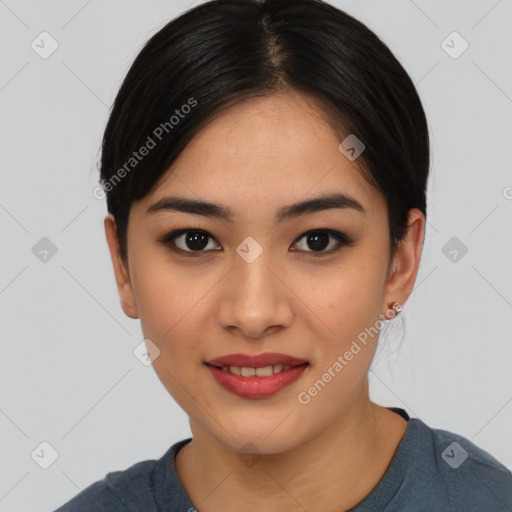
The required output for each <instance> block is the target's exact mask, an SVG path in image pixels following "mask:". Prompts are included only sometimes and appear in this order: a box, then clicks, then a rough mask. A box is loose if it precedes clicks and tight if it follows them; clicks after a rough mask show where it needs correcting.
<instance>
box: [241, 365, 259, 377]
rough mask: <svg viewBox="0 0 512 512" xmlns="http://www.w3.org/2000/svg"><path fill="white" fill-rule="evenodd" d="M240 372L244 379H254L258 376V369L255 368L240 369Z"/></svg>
mask: <svg viewBox="0 0 512 512" xmlns="http://www.w3.org/2000/svg"><path fill="white" fill-rule="evenodd" d="M240 372H241V373H242V376H243V377H254V375H256V369H255V368H245V366H244V367H242V368H240Z"/></svg>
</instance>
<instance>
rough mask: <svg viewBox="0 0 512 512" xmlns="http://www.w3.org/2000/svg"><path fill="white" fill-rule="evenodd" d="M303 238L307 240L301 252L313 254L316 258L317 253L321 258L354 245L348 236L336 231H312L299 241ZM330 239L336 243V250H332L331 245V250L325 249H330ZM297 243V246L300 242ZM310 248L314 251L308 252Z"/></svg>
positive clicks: (301, 237) (300, 238)
mask: <svg viewBox="0 0 512 512" xmlns="http://www.w3.org/2000/svg"><path fill="white" fill-rule="evenodd" d="M303 238H304V239H305V243H304V242H303V243H302V248H299V250H300V251H304V252H307V253H308V252H309V253H312V254H313V255H314V256H316V254H315V253H318V255H319V256H322V255H325V254H331V253H334V252H336V251H338V250H339V249H340V248H341V247H342V246H344V245H351V244H352V243H353V241H352V240H351V239H350V238H349V237H348V236H347V235H345V234H344V233H341V232H340V231H334V230H332V229H315V230H311V231H308V232H307V233H304V234H303V235H301V236H300V237H299V238H298V239H297V240H299V241H300V240H302V239H303ZM329 238H331V239H334V240H335V243H334V244H333V245H334V248H332V245H331V248H330V249H329V250H325V248H326V247H329V245H330V241H329ZM295 243H296V244H297V243H298V242H295ZM299 245H300V244H299ZM308 246H309V247H311V248H312V249H313V250H311V251H308V250H306V247H308Z"/></svg>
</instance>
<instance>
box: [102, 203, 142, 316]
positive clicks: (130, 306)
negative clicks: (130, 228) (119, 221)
mask: <svg viewBox="0 0 512 512" xmlns="http://www.w3.org/2000/svg"><path fill="white" fill-rule="evenodd" d="M104 223H105V236H106V237H107V243H108V248H109V249H110V257H111V259H112V265H113V266H114V274H115V277H116V284H117V291H118V292H119V297H120V299H121V307H122V308H123V311H124V312H125V314H126V315H127V316H129V317H130V318H134V319H135V318H139V312H138V309H137V304H136V302H135V296H134V294H133V290H132V284H131V281H130V275H129V273H128V270H127V268H126V264H125V262H124V261H123V259H122V258H121V253H120V250H119V240H118V238H117V228H116V222H115V219H114V216H113V215H112V214H110V213H109V214H108V215H107V216H106V217H105V221H104Z"/></svg>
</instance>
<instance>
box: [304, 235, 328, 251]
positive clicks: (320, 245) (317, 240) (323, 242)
mask: <svg viewBox="0 0 512 512" xmlns="http://www.w3.org/2000/svg"><path fill="white" fill-rule="evenodd" d="M310 242H313V243H312V244H310ZM308 245H309V247H310V249H315V250H320V251H321V250H323V249H325V248H326V247H327V246H328V245H329V237H328V236H327V235H326V234H325V233H315V234H313V235H309V236H308Z"/></svg>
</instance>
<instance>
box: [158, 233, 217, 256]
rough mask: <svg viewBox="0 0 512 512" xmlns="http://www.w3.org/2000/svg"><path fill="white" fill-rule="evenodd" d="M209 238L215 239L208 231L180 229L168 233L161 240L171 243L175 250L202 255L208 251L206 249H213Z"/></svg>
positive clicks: (167, 243)
mask: <svg viewBox="0 0 512 512" xmlns="http://www.w3.org/2000/svg"><path fill="white" fill-rule="evenodd" d="M209 239H210V240H213V237H212V236H211V235H210V234H209V233H207V232H206V231H202V230H197V229H194V230H192V229H188V230H187V229H179V230H176V231H172V232H171V233H168V234H167V235H165V236H164V237H163V238H162V239H160V240H159V241H160V242H162V243H164V244H166V245H170V246H171V249H172V250H174V251H177V252H187V253H192V255H194V256H195V254H193V253H196V254H197V255H200V254H201V253H203V252H206V251H205V249H210V250H211V249H212V247H211V245H210V244H209V243H208V240H209ZM209 246H210V247H209Z"/></svg>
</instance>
